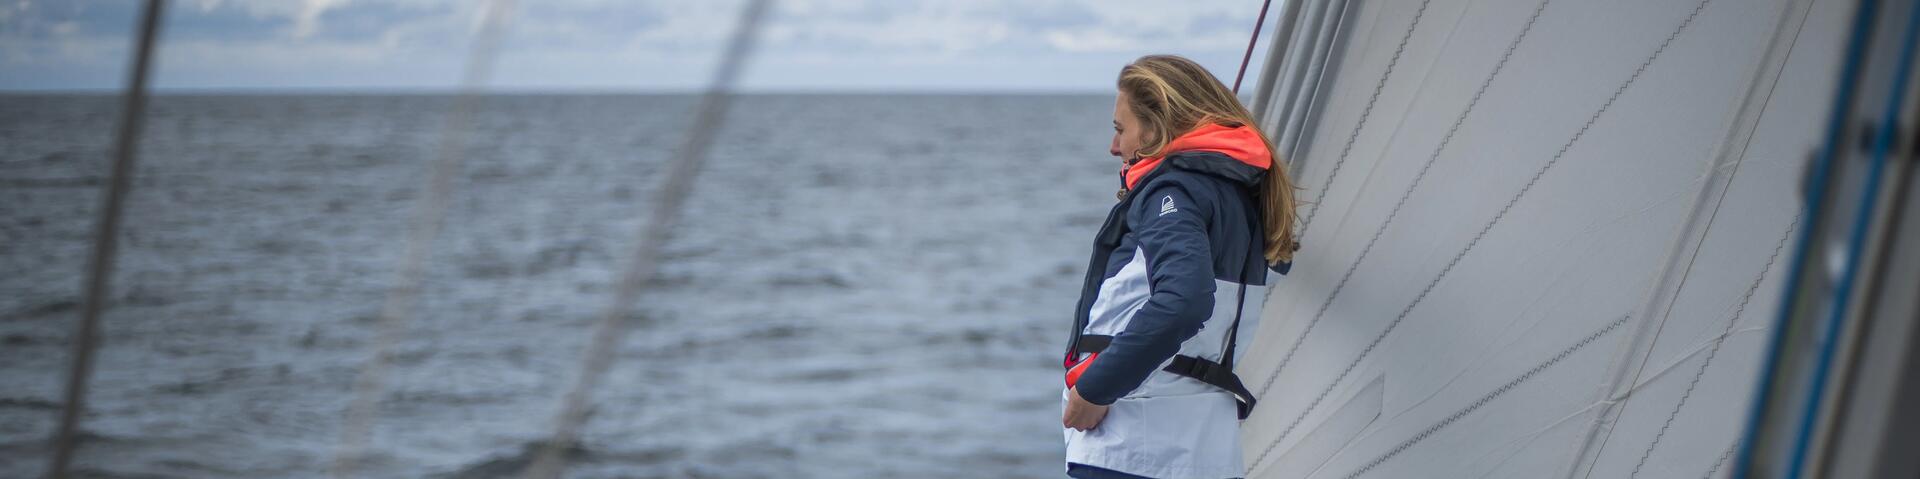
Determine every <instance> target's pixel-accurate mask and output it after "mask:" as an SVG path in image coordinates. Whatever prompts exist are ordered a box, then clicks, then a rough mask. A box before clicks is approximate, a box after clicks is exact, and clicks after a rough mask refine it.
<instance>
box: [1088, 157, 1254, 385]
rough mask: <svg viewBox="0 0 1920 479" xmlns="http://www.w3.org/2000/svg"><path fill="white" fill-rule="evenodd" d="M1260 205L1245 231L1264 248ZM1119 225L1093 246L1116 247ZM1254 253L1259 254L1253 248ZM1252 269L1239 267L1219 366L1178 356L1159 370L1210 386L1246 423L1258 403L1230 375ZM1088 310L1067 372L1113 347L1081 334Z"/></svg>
mask: <svg viewBox="0 0 1920 479" xmlns="http://www.w3.org/2000/svg"><path fill="white" fill-rule="evenodd" d="M1122 178H1123V180H1122V181H1124V178H1125V176H1124V175H1123V176H1122ZM1124 191H1125V190H1122V192H1123V193H1124ZM1134 200H1137V199H1136V198H1126V197H1124V196H1123V197H1122V201H1121V202H1120V203H1121V204H1127V203H1129V202H1131V201H1134ZM1259 203H1260V202H1259V198H1258V197H1257V195H1256V197H1255V198H1254V199H1253V201H1252V202H1250V206H1252V208H1251V209H1252V210H1253V211H1254V213H1255V214H1250V215H1247V231H1248V232H1250V233H1253V234H1254V239H1255V241H1259V242H1260V243H1259V244H1263V245H1264V244H1265V239H1266V238H1265V235H1264V234H1262V232H1261V225H1260V219H1261V218H1264V215H1261V214H1259V213H1260V212H1261V205H1260V204H1259ZM1114 208H1115V213H1119V214H1122V215H1124V213H1122V211H1124V210H1121V209H1120V208H1123V207H1122V206H1120V205H1115V206H1114ZM1122 218H1123V219H1124V216H1122ZM1113 219H1114V216H1113V214H1109V216H1108V221H1109V222H1112V221H1113ZM1119 223H1120V224H1119V225H1118V226H1119V227H1118V228H1114V227H1113V226H1114V225H1111V224H1109V225H1108V226H1106V227H1102V228H1101V235H1100V236H1101V237H1100V238H1099V239H1097V240H1096V242H1103V241H1109V240H1111V241H1112V242H1113V243H1114V244H1117V243H1118V236H1119V235H1120V234H1124V233H1125V230H1126V224H1125V221H1124V220H1123V221H1120V222H1119ZM1255 251H1260V250H1259V249H1258V248H1256V249H1255ZM1101 256H1103V255H1102V254H1101V251H1099V248H1095V251H1094V257H1093V261H1092V264H1090V265H1088V268H1089V271H1092V268H1097V267H1100V265H1101V264H1102V262H1101V261H1100V260H1101ZM1262 258H1263V259H1264V258H1265V257H1264V256H1262ZM1263 263H1264V262H1263ZM1255 269H1258V268H1246V267H1244V266H1242V267H1241V269H1240V291H1239V294H1238V297H1237V298H1235V303H1234V309H1233V322H1231V323H1228V324H1227V337H1226V346H1225V348H1224V350H1223V351H1221V353H1220V362H1214V361H1211V360H1208V359H1206V358H1198V357H1193V356H1186V355H1177V356H1174V357H1173V362H1172V363H1169V364H1167V367H1165V368H1161V369H1160V370H1162V371H1166V372H1169V373H1173V374H1178V375H1181V376H1186V377H1190V378H1194V379H1197V380H1199V381H1200V382H1203V383H1207V384H1210V385H1213V386H1214V387H1218V388H1220V389H1222V390H1225V391H1227V393H1229V394H1232V395H1233V399H1234V402H1235V404H1236V405H1237V406H1239V409H1240V419H1242V420H1245V419H1246V418H1247V415H1248V414H1252V413H1253V406H1254V404H1256V403H1258V402H1259V401H1258V400H1257V399H1256V398H1254V397H1253V392H1252V391H1248V390H1247V386H1246V384H1244V383H1242V382H1241V381H1240V376H1239V375H1237V374H1234V373H1233V356H1234V349H1235V346H1237V345H1238V344H1239V342H1240V319H1241V316H1243V315H1245V314H1246V309H1247V275H1248V274H1249V273H1250V272H1252V271H1254V270H1255ZM1095 277H1096V276H1093V275H1091V274H1089V281H1088V284H1087V287H1086V289H1087V291H1083V292H1082V295H1081V296H1082V298H1081V300H1082V302H1083V303H1086V302H1090V300H1091V297H1090V296H1088V294H1087V293H1088V292H1089V291H1092V290H1094V289H1095V288H1098V287H1099V284H1098V283H1097V282H1095V280H1094V279H1093V278H1095ZM1087 306H1089V304H1082V305H1081V306H1080V309H1079V311H1078V315H1079V317H1076V318H1074V319H1075V321H1074V329H1073V332H1074V336H1073V340H1072V342H1070V343H1068V345H1067V357H1066V361H1065V363H1064V364H1065V366H1066V367H1068V368H1072V367H1073V364H1075V363H1078V362H1079V361H1080V355H1082V354H1087V353H1098V352H1101V351H1106V350H1107V346H1109V345H1111V344H1113V336H1107V335H1098V334H1083V328H1085V327H1086V321H1087V318H1086V317H1085V315H1086V314H1087Z"/></svg>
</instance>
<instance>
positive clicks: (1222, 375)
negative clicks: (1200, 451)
mask: <svg viewBox="0 0 1920 479" xmlns="http://www.w3.org/2000/svg"><path fill="white" fill-rule="evenodd" d="M1111 344H1113V336H1107V335H1100V334H1085V335H1081V336H1080V352H1082V353H1098V352H1101V351H1106V350H1107V346H1108V345H1111ZM1223 359H1226V358H1223ZM1160 370H1161V371H1166V372H1169V373H1173V374H1178V375H1181V376H1186V377H1190V378H1193V379H1196V380H1199V381H1200V382H1203V383H1207V384H1210V385H1212V386H1214V387H1217V388H1220V389H1222V390H1225V391H1226V392H1228V393H1231V394H1233V400H1234V402H1235V403H1237V405H1238V406H1239V408H1240V419H1246V418H1247V415H1248V414H1251V413H1253V405H1254V404H1255V403H1256V402H1258V401H1257V400H1255V399H1254V397H1253V392H1252V391H1248V390H1247V386H1246V384H1244V383H1241V382H1240V376H1239V375H1237V374H1234V373H1233V367H1232V366H1228V365H1225V364H1221V363H1217V362H1213V361H1211V360H1208V359H1206V358H1196V357H1193V356H1187V355H1184V354H1183V355H1178V356H1174V357H1173V362H1172V363H1168V364H1167V367H1164V368H1160Z"/></svg>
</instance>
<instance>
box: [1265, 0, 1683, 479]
mask: <svg viewBox="0 0 1920 479" xmlns="http://www.w3.org/2000/svg"><path fill="white" fill-rule="evenodd" d="M1550 2H1551V0H1548V1H1545V2H1542V4H1541V7H1540V8H1537V9H1536V10H1535V16H1534V19H1538V18H1539V17H1538V13H1539V12H1540V11H1541V10H1543V9H1544V8H1545V6H1546V4H1547V3H1550ZM1710 3H1712V0H1701V1H1700V3H1699V4H1697V5H1695V6H1694V9H1693V11H1692V12H1691V13H1689V14H1688V15H1687V17H1686V19H1684V20H1682V21H1681V22H1680V24H1679V25H1678V26H1676V27H1675V28H1674V30H1673V32H1672V33H1670V34H1668V35H1667V38H1666V40H1665V41H1662V42H1661V43H1660V46H1659V47H1656V48H1655V49H1654V50H1653V53H1652V54H1649V55H1648V56H1647V58H1646V60H1643V61H1641V62H1640V66H1639V67H1637V68H1635V69H1634V71H1633V74H1632V75H1630V76H1628V77H1627V80H1626V81H1625V82H1623V83H1621V84H1620V86H1619V87H1617V88H1615V89H1614V91H1613V94H1612V95H1611V96H1609V97H1608V98H1607V100H1606V101H1605V102H1603V103H1602V104H1601V105H1600V108H1599V109H1597V110H1595V111H1594V112H1593V114H1592V115H1589V116H1588V118H1587V122H1586V123H1585V124H1584V125H1582V126H1581V127H1580V129H1579V130H1578V131H1576V132H1574V134H1573V137H1572V138H1570V139H1568V140H1567V141H1566V143H1565V144H1563V145H1562V146H1561V147H1560V150H1559V152H1557V153H1554V156H1553V158H1551V159H1549V160H1548V161H1547V162H1546V164H1544V165H1541V167H1540V169H1538V170H1536V171H1535V172H1534V174H1533V177H1532V178H1530V179H1528V180H1527V183H1526V184H1525V185H1524V186H1522V187H1521V188H1520V191H1519V192H1518V193H1516V194H1514V196H1513V198H1511V199H1509V200H1507V204H1506V205H1505V206H1503V207H1501V209H1500V211H1499V212H1498V213H1495V214H1494V216H1493V218H1492V219H1491V220H1489V221H1488V222H1487V224H1486V225H1485V226H1483V227H1481V228H1480V232H1479V233H1477V234H1475V235H1474V237H1473V238H1472V239H1470V240H1468V241H1467V245H1466V247H1464V248H1462V249H1461V250H1460V252H1459V253H1457V254H1455V255H1454V257H1453V259H1452V260H1450V261H1448V262H1447V264H1446V266H1443V267H1442V268H1441V270H1440V273H1439V274H1438V275H1436V276H1434V278H1433V280H1431V281H1429V282H1428V283H1427V286H1426V287H1425V288H1424V289H1422V290H1421V291H1420V293H1419V294H1418V295H1416V296H1414V299H1413V301H1412V302H1411V303H1408V304H1407V307H1406V308H1403V309H1401V311H1400V315H1399V316H1398V317H1395V318H1394V320H1393V321H1392V322H1390V323H1388V324H1387V327H1386V329H1385V330H1382V331H1381V332H1380V334H1378V335H1375V336H1374V338H1373V341H1372V342H1371V343H1368V344H1367V346H1366V348H1364V349H1362V350H1361V351H1360V354H1359V355H1357V356H1355V357H1354V359H1353V361H1351V362H1349V363H1348V364H1347V367H1346V369H1345V370H1342V371H1341V372H1340V374H1339V375H1338V376H1336V377H1335V378H1334V380H1333V381H1332V382H1330V383H1328V384H1327V387H1326V388H1324V389H1322V390H1321V391H1320V394H1319V395H1318V396H1316V397H1315V398H1314V400H1313V401H1312V402H1310V403H1308V405H1307V407H1306V408H1305V409H1303V410H1302V411H1300V414H1299V415H1298V416H1296V417H1295V418H1294V420H1293V422H1292V423H1290V424H1288V425H1287V427H1286V428H1284V429H1282V430H1281V432H1280V435H1279V436H1277V437H1275V438H1274V439H1273V441H1272V442H1271V443H1269V444H1268V445H1267V447H1266V449H1265V450H1264V451H1262V452H1261V453H1260V456H1259V457H1258V458H1256V459H1255V460H1254V465H1258V464H1259V463H1260V460H1261V459H1265V458H1266V457H1267V456H1268V455H1269V454H1271V453H1272V452H1273V450H1274V449H1275V448H1276V447H1277V446H1279V445H1280V442H1281V441H1283V440H1285V439H1286V438H1287V437H1288V435H1289V434H1291V433H1292V432H1293V430H1294V429H1295V428H1297V427H1299V425H1300V423H1301V422H1302V421H1304V420H1305V419H1306V417H1307V415H1308V414H1311V413H1312V412H1313V411H1314V410H1315V409H1316V408H1318V407H1319V405H1320V403H1322V402H1324V401H1325V400H1326V398H1327V396H1328V394H1329V393H1331V392H1333V388H1334V386H1337V385H1339V384H1340V382H1341V381H1342V380H1345V379H1346V377H1347V376H1348V375H1349V374H1351V373H1352V372H1353V370H1354V369H1355V368H1357V367H1359V365H1360V362H1361V361H1363V360H1365V359H1366V358H1367V356H1369V355H1371V354H1372V352H1373V350H1374V349H1375V348H1376V347H1378V346H1379V345H1380V343H1381V342H1382V341H1384V340H1385V339H1386V337H1387V335H1389V334H1391V333H1392V332H1393V330H1394V329H1395V328H1397V327H1399V325H1400V323H1401V322H1402V321H1405V320H1406V318H1407V316H1408V315H1409V314H1410V313H1412V312H1413V309H1414V308H1415V307H1416V306H1419V304H1420V302H1421V301H1422V300H1424V299H1426V297H1427V295H1428V294H1429V293H1431V292H1432V291H1433V289H1434V287H1435V286H1437V285H1439V283H1440V281H1441V280H1442V279H1445V278H1446V276H1447V273H1449V272H1452V271H1453V267H1454V266H1455V265H1458V264H1459V263H1460V260H1461V259H1463V258H1465V257H1466V255H1467V253H1469V252H1471V251H1473V248H1474V246H1476V245H1478V244H1479V242H1480V239H1481V238H1485V237H1486V235H1487V233H1488V232H1490V231H1492V230H1493V227H1494V225H1497V224H1499V222H1500V220H1501V219H1502V218H1505V217H1506V214H1507V212H1508V211H1511V210H1512V209H1513V206H1514V205H1516V204H1518V203H1519V201H1520V199H1521V198H1523V197H1525V196H1526V194H1527V193H1528V192H1530V191H1532V190H1533V187H1534V185H1536V184H1538V183H1539V181H1540V178H1541V177H1542V176H1545V175H1546V173H1547V171H1549V170H1551V169H1552V168H1553V167H1554V166H1555V165H1558V164H1559V163H1560V160H1561V159H1562V158H1565V157H1566V153H1567V152H1568V151H1569V150H1571V149H1572V148H1573V145H1574V144H1576V143H1578V142H1579V141H1580V139H1581V138H1584V137H1585V136H1586V134H1587V132H1588V131H1590V130H1591V129H1592V128H1593V125H1594V124H1595V123H1597V122H1598V121H1599V120H1600V117H1601V116H1602V115H1604V114H1606V112H1607V111H1609V110H1611V109H1612V107H1613V104H1614V103H1615V102H1616V101H1618V100H1619V99H1620V97H1621V95H1623V94H1625V93H1626V91H1627V89H1628V87H1631V86H1632V85H1633V84H1634V83H1635V82H1637V81H1638V80H1639V79H1640V77H1641V76H1642V75H1643V74H1644V73H1646V71H1647V68H1648V67H1649V66H1651V65H1652V64H1653V62H1654V60H1657V59H1659V58H1660V55H1661V54H1662V53H1665V52H1666V50H1667V47H1669V46H1671V45H1672V44H1673V41H1674V40H1675V39H1677V38H1679V36H1680V34H1681V33H1682V32H1684V31H1686V29H1687V27H1688V26H1690V25H1692V24H1693V21H1694V20H1695V19H1697V18H1699V16H1700V12H1701V11H1703V10H1704V9H1705V8H1706V6H1707V5H1708V4H1710ZM1532 26H1533V20H1531V19H1530V20H1529V21H1528V23H1527V27H1526V28H1528V29H1531V28H1532ZM1525 35H1526V30H1522V31H1521V36H1520V37H1516V41H1515V42H1514V43H1515V44H1516V45H1517V44H1518V43H1519V42H1518V38H1524V37H1525ZM1511 51H1512V49H1511V48H1509V55H1510V54H1511ZM1501 64H1502V65H1504V64H1505V59H1504V58H1503V59H1502V63H1501ZM1497 72H1498V70H1496V73H1497ZM1483 85H1484V84H1483ZM1483 91H1484V90H1483ZM1478 99H1479V95H1478V94H1476V95H1475V96H1474V100H1476V101H1477V100H1478ZM1472 105H1473V103H1468V106H1469V110H1470V109H1471V106H1472ZM1465 113H1466V112H1462V114H1461V115H1460V118H1461V119H1464V118H1465V117H1466V114H1465ZM1458 127H1459V121H1458V120H1456V122H1455V124H1454V128H1456V129H1457V128H1458ZM1452 137H1453V131H1451V130H1449V131H1448V133H1447V136H1446V139H1447V140H1451V139H1452ZM1445 146H1446V143H1445V142H1444V141H1443V143H1442V144H1441V149H1444V148H1445ZM1439 151H1440V150H1439V149H1436V150H1435V154H1434V155H1433V156H1432V157H1429V158H1428V160H1427V167H1431V166H1432V164H1433V160H1434V159H1435V158H1438V156H1439V154H1438V153H1439ZM1427 167H1422V168H1421V171H1420V176H1424V175H1425V173H1426V170H1427ZM1418 182H1419V176H1416V178H1415V184H1414V185H1413V186H1414V187H1417V186H1418ZM1412 191H1413V188H1412V187H1410V188H1409V189H1408V190H1407V194H1406V195H1402V196H1401V202H1402V203H1401V204H1402V205H1404V204H1405V201H1406V199H1407V196H1408V195H1411V193H1412ZM1399 207H1400V205H1396V206H1395V207H1394V211H1393V212H1390V213H1389V214H1388V217H1387V221H1386V222H1383V223H1381V226H1380V229H1379V230H1377V231H1375V232H1374V240H1370V241H1368V243H1367V246H1366V247H1365V248H1363V249H1362V250H1361V256H1360V257H1358V258H1355V261H1354V263H1353V266H1352V267H1349V268H1348V270H1347V276H1346V277H1344V278H1342V279H1341V281H1340V283H1338V284H1337V285H1336V286H1335V287H1334V290H1333V294H1332V295H1330V296H1328V299H1327V302H1326V304H1323V305H1322V306H1321V314H1316V315H1315V316H1316V317H1315V320H1316V321H1317V320H1318V319H1319V316H1321V315H1322V314H1324V313H1325V311H1326V310H1327V307H1328V306H1329V305H1331V304H1332V302H1333V298H1334V297H1335V296H1338V295H1339V292H1340V289H1341V286H1344V285H1345V284H1346V281H1347V279H1349V278H1351V277H1352V274H1353V271H1354V270H1355V269H1357V268H1358V267H1359V265H1360V262H1361V260H1364V259H1365V255H1366V252H1367V251H1368V250H1371V249H1372V247H1373V243H1374V241H1375V240H1378V239H1379V237H1380V236H1381V234H1382V233H1383V232H1385V231H1386V227H1387V226H1388V225H1390V224H1392V222H1393V217H1394V215H1396V214H1398V212H1399ZM1303 337H1304V335H1303ZM1273 376H1274V377H1278V376H1279V370H1278V368H1276V369H1275V372H1274V374H1273ZM1272 385H1273V382H1272V380H1271V379H1269V381H1268V383H1267V385H1266V386H1264V387H1262V388H1261V394H1265V392H1266V389H1267V388H1269V387H1271V386H1272Z"/></svg>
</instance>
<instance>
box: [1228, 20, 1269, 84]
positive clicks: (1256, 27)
mask: <svg viewBox="0 0 1920 479" xmlns="http://www.w3.org/2000/svg"><path fill="white" fill-rule="evenodd" d="M1270 6H1273V0H1266V1H1263V2H1260V18H1257V19H1254V21H1253V36H1251V37H1248V38H1247V53H1246V54H1245V55H1241V56H1240V73H1235V74H1234V75H1233V94H1235V95H1238V94H1240V80H1242V79H1245V78H1246V77H1247V64H1248V63H1250V62H1252V61H1253V45H1254V44H1255V43H1260V27H1261V26H1264V25H1266V24H1267V7H1270Z"/></svg>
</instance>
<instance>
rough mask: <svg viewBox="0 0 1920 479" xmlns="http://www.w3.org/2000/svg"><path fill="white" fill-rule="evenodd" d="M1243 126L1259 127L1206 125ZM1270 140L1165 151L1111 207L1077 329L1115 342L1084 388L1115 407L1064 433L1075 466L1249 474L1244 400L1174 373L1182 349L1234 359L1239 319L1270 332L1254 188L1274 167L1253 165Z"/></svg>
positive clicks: (1244, 326) (1244, 334)
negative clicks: (1232, 330)
mask: <svg viewBox="0 0 1920 479" xmlns="http://www.w3.org/2000/svg"><path fill="white" fill-rule="evenodd" d="M1203 129H1204V128H1203ZM1233 130H1245V131H1241V132H1237V133H1239V134H1240V135H1242V136H1246V135H1251V134H1252V133H1251V130H1247V129H1244V128H1239V129H1226V128H1224V127H1222V128H1214V129H1211V130H1209V131H1208V132H1211V133H1214V134H1216V135H1230V134H1234V133H1236V132H1234V131H1233ZM1196 133H1205V132H1199V131H1197V132H1196ZM1192 135H1193V134H1189V135H1188V136H1187V137H1183V138H1182V139H1183V140H1185V139H1188V137H1191V136H1192ZM1253 139H1254V140H1256V141H1257V140H1258V137H1257V136H1253ZM1243 142H1244V141H1243ZM1176 144H1178V143H1176ZM1170 146H1173V145H1170ZM1258 146H1259V147H1258V148H1251V149H1252V150H1257V152H1253V153H1249V152H1246V151H1244V150H1246V149H1242V150H1235V149H1230V148H1229V149H1226V151H1208V150H1188V151H1177V152H1175V153H1171V154H1168V155H1167V156H1166V157H1164V158H1160V159H1154V160H1157V161H1156V162H1157V163H1158V164H1155V165H1147V167H1148V168H1151V170H1150V171H1146V172H1144V173H1143V174H1144V176H1141V177H1139V178H1138V179H1137V180H1136V181H1132V182H1131V183H1133V186H1134V188H1132V189H1131V190H1130V191H1129V193H1128V194H1127V195H1126V197H1125V199H1124V200H1123V201H1121V202H1120V203H1119V204H1117V205H1115V206H1114V208H1113V210H1112V211H1111V212H1110V213H1109V215H1108V218H1107V221H1106V224H1105V226H1103V227H1102V228H1101V231H1100V234H1099V236H1098V237H1097V238H1096V240H1095V242H1094V243H1095V244H1094V252H1093V258H1092V260H1091V262H1090V263H1091V264H1090V265H1089V268H1088V271H1087V279H1086V283H1085V287H1084V289H1083V290H1082V292H1081V298H1080V302H1079V307H1078V309H1077V310H1076V311H1075V313H1076V321H1075V323H1076V325H1077V326H1078V328H1079V330H1078V331H1077V333H1080V334H1084V335H1100V336H1111V337H1112V339H1111V344H1109V345H1108V346H1106V347H1105V349H1104V351H1102V352H1101V353H1100V354H1099V356H1098V357H1097V358H1096V360H1093V361H1092V362H1091V363H1088V364H1087V367H1086V369H1085V370H1084V371H1083V372H1082V373H1081V374H1080V375H1079V377H1078V380H1077V382H1076V383H1075V384H1076V387H1077V388H1078V391H1079V394H1080V396H1081V397H1082V398H1084V399H1086V400H1087V401H1089V402H1092V403H1094V404H1103V405H1110V408H1109V409H1108V412H1107V416H1106V418H1105V419H1104V420H1103V421H1102V422H1101V423H1100V425H1099V426H1098V427H1096V428H1094V429H1093V430H1090V431H1085V432H1080V431H1074V430H1072V429H1065V435H1066V440H1067V462H1069V463H1078V464H1086V465H1090V466H1096V467H1101V468H1106V469H1111V470H1115V471H1120V472H1126V473H1130V474H1136V475H1142V476H1148V477H1156V478H1187V477H1192V478H1210V479H1218V478H1229V477H1240V476H1243V475H1244V474H1245V472H1244V470H1243V465H1242V464H1241V457H1240V442H1239V414H1238V407H1237V406H1236V403H1235V400H1234V398H1233V396H1231V395H1229V394H1228V393H1227V392H1226V391H1224V390H1222V389H1220V388H1218V387H1215V386H1212V385H1209V384H1206V383H1203V382H1201V381H1199V380H1196V379H1193V378H1191V377H1185V376H1181V375H1177V374H1173V373H1169V372H1167V371H1163V370H1162V368H1163V367H1165V366H1166V365H1167V364H1168V363H1169V362H1170V361H1171V360H1172V359H1173V357H1174V356H1176V355H1183V356H1193V357H1197V358H1203V359H1207V360H1210V361H1214V362H1218V363H1227V364H1231V362H1232V360H1231V359H1227V358H1225V355H1226V353H1227V349H1228V348H1227V347H1226V341H1227V340H1228V338H1229V337H1230V335H1229V334H1228V331H1227V329H1228V325H1229V324H1231V322H1232V321H1233V319H1234V318H1235V317H1236V315H1238V316H1239V317H1240V318H1242V319H1241V322H1240V325H1239V329H1240V330H1239V332H1238V334H1236V335H1232V336H1237V337H1240V338H1251V337H1252V333H1253V331H1254V330H1255V328H1257V327H1258V323H1259V312H1260V307H1261V303H1262V301H1263V300H1264V298H1265V297H1266V294H1265V290H1264V289H1263V288H1261V286H1264V285H1265V284H1266V279H1267V275H1266V271H1267V267H1266V266H1267V264H1266V260H1265V257H1264V256H1263V254H1262V253H1263V251H1262V245H1263V244H1264V238H1265V234H1264V232H1263V228H1262V226H1261V222H1260V221H1258V216H1256V213H1257V212H1258V206H1257V205H1258V203H1257V202H1256V199H1257V198H1258V196H1257V195H1256V191H1257V187H1258V186H1259V185H1260V184H1261V180H1262V179H1263V178H1264V176H1265V175H1266V169H1265V168H1264V167H1261V166H1255V163H1266V162H1268V161H1270V160H1268V157H1266V148H1265V147H1264V146H1265V145H1264V142H1261V144H1259V145H1258ZM1255 155H1257V156H1259V158H1245V159H1242V158H1236V156H1255ZM1260 160H1266V161H1260ZM1284 268H1285V265H1282V266H1281V267H1280V268H1276V270H1277V271H1279V272H1282V273H1284V272H1285V271H1284ZM1236 355H1237V351H1236ZM1081 357H1084V355H1081ZM1064 394H1065V393H1064V392H1063V398H1064Z"/></svg>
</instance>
